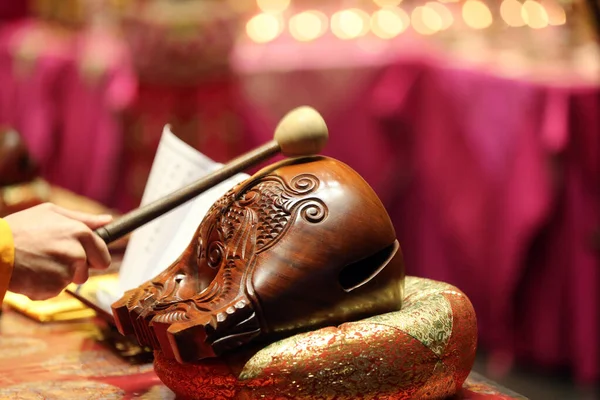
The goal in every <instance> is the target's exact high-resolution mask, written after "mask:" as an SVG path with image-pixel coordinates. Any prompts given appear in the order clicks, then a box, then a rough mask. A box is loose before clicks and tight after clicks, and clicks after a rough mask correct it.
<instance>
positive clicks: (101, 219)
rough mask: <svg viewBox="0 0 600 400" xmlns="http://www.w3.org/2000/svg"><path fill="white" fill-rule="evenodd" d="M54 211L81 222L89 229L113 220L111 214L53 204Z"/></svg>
mask: <svg viewBox="0 0 600 400" xmlns="http://www.w3.org/2000/svg"><path fill="white" fill-rule="evenodd" d="M54 211H55V212H56V213H57V214H60V215H63V216H65V217H67V218H71V219H74V220H76V221H79V222H83V223H84V224H86V225H87V226H88V228H90V229H97V228H100V227H101V226H104V225H106V224H108V223H109V222H110V221H112V220H113V216H112V215H110V214H99V215H95V214H88V213H84V212H81V211H74V210H68V209H66V208H63V207H60V206H56V205H55V206H54Z"/></svg>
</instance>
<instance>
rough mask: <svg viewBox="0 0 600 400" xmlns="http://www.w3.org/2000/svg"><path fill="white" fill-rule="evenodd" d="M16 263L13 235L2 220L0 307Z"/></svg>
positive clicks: (0, 233) (0, 224)
mask: <svg viewBox="0 0 600 400" xmlns="http://www.w3.org/2000/svg"><path fill="white" fill-rule="evenodd" d="M14 261H15V245H14V242H13V234H12V231H11V230H10V227H9V226H8V223H6V221H5V220H3V219H1V218H0V307H1V306H2V301H3V300H4V295H5V294H6V291H7V290H8V284H9V283H10V277H11V276H12V270H13V265H14Z"/></svg>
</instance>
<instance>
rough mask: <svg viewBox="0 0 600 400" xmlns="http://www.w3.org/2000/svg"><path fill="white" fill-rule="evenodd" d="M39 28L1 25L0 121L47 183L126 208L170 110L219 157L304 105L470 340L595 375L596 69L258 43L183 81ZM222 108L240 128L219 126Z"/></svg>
mask: <svg viewBox="0 0 600 400" xmlns="http://www.w3.org/2000/svg"><path fill="white" fill-rule="evenodd" d="M39 29H40V28H39V26H37V25H36V24H35V23H31V22H24V23H22V24H18V25H10V26H5V27H4V28H2V32H0V79H1V82H2V90H1V91H0V123H7V124H11V125H13V126H14V127H15V128H17V129H18V130H19V131H20V132H21V133H22V134H23V136H24V137H25V139H26V141H27V143H28V145H29V146H30V149H31V151H32V153H33V155H34V156H35V157H36V158H37V159H38V160H39V161H40V163H41V164H42V170H43V174H44V176H45V177H46V178H47V179H49V180H51V181H52V182H53V183H55V184H58V185H62V186H64V187H66V188H68V189H70V190H73V191H75V192H77V193H80V194H83V195H86V196H88V197H91V198H94V199H96V200H100V201H103V202H105V203H107V204H108V205H119V204H120V205H121V206H122V209H123V210H124V209H128V208H131V207H133V206H134V205H135V199H132V198H126V199H123V198H122V197H120V195H121V194H123V193H125V192H124V190H125V189H127V188H129V187H131V186H132V185H134V184H135V185H138V184H139V182H142V181H143V180H144V179H145V176H146V175H145V174H147V172H148V169H149V167H150V163H151V155H152V154H153V151H154V150H155V146H156V144H157V139H158V137H159V136H160V132H161V129H162V125H163V124H164V123H166V122H167V121H168V120H169V119H170V118H171V117H173V116H176V117H177V118H179V119H180V120H181V119H182V118H184V119H185V118H188V119H189V121H195V122H194V123H193V124H192V123H190V124H188V125H189V126H188V127H187V128H186V132H191V134H190V135H191V136H189V137H187V140H188V141H190V142H191V143H192V144H195V145H197V147H198V148H199V149H201V150H202V151H204V152H206V153H207V155H209V156H211V157H213V158H215V159H218V160H219V161H225V159H224V156H225V155H227V157H229V156H231V155H233V154H235V153H239V152H241V151H243V150H244V149H248V148H250V147H252V146H253V145H256V144H259V143H263V142H265V141H266V140H269V139H270V138H271V137H272V133H271V132H272V128H273V127H274V124H275V121H276V120H277V119H278V118H279V117H281V116H282V115H283V113H284V112H285V111H287V110H289V109H290V108H292V107H295V106H298V105H301V104H310V105H313V106H315V107H316V108H318V109H319V110H320V111H322V113H323V114H324V116H325V118H326V120H327V121H328V125H329V127H330V132H331V141H330V144H329V145H328V147H327V149H326V151H325V154H327V155H330V156H333V157H336V158H338V159H340V160H342V161H344V162H346V163H348V164H349V165H350V166H352V167H353V168H355V169H356V170H357V171H358V172H359V173H361V174H362V175H363V176H364V178H365V179H366V180H367V181H368V182H369V183H370V184H371V185H372V186H373V187H374V188H375V190H376V191H377V193H378V194H379V195H380V197H381V198H382V200H383V202H384V203H385V205H386V207H387V208H388V210H389V212H390V215H391V217H392V219H393V221H394V225H395V227H396V229H397V233H398V237H399V239H400V241H401V244H402V247H403V250H404V253H405V257H406V265H407V269H408V272H409V273H410V274H413V275H419V276H424V277H428V278H433V279H439V280H444V281H447V282H449V283H451V284H454V285H456V286H458V287H459V288H461V289H462V290H463V291H465V293H466V294H467V295H468V296H469V297H470V298H471V300H472V301H473V304H474V306H475V308H476V311H477V314H478V319H479V325H480V343H481V347H482V348H484V349H487V350H489V351H491V352H492V353H493V354H495V355H503V356H504V358H506V359H508V360H511V359H513V358H515V357H517V358H520V359H524V360H529V361H534V362H536V363H538V364H541V365H544V366H548V367H557V366H562V365H567V366H570V367H572V369H573V370H574V372H575V374H576V377H577V379H579V380H580V381H581V382H589V381H591V380H594V379H596V380H597V379H598V378H599V369H600V349H599V345H598V341H597V338H598V337H599V334H600V310H599V305H600V298H599V296H600V295H599V293H600V279H599V277H598V274H599V271H600V269H599V267H600V265H599V260H598V250H597V249H596V250H594V249H593V248H592V243H591V238H592V234H593V233H594V232H597V231H598V221H599V220H600V215H599V207H598V205H599V204H600V193H599V190H600V186H599V185H598V182H600V171H599V169H598V163H599V160H598V158H599V154H598V153H599V149H600V143H599V140H600V139H599V135H598V132H600V121H599V115H600V113H599V112H598V111H599V109H600V104H599V103H598V99H599V97H600V91H599V89H598V87H596V86H585V85H581V84H571V85H564V86H562V87H559V86H553V85H550V84H543V83H531V82H528V81H526V80H516V79H509V78H504V77H499V76H495V75H493V74H491V73H489V72H484V71H475V70H466V69H460V68H457V67H451V66H448V65H449V64H448V63H445V62H443V60H440V59H435V58H432V57H422V56H415V57H412V56H408V55H405V56H403V57H402V58H396V59H390V58H389V56H388V57H387V58H381V59H379V60H375V59H373V61H372V62H371V61H370V60H371V58H369V57H370V56H369V55H368V54H366V53H365V54H362V55H361V56H360V57H358V60H359V61H360V62H359V63H358V64H359V65H357V66H355V67H353V68H348V67H347V65H346V66H344V65H335V63H330V64H329V65H327V66H326V67H311V66H310V60H309V59H302V60H300V59H298V58H297V57H296V59H295V58H294V57H293V54H288V55H286V57H283V58H284V59H285V60H286V62H289V63H292V62H297V63H299V65H301V67H298V68H283V66H279V68H275V67H274V66H273V64H272V62H271V61H272V60H273V58H269V57H268V55H265V54H262V53H260V54H258V55H257V57H255V58H254V59H253V60H249V59H243V58H238V59H236V62H235V63H234V72H235V73H234V75H232V78H231V81H229V82H222V83H219V84H218V85H212V86H211V87H210V89H207V90H205V88H203V87H202V86H199V87H197V88H196V89H194V90H193V91H192V92H193V93H190V92H189V90H184V91H182V90H181V89H172V90H171V89H169V88H160V87H152V86H148V85H145V84H143V83H141V84H140V83H139V82H137V80H136V78H135V75H134V72H133V71H132V67H131V63H130V62H129V60H128V56H127V54H126V52H124V51H123V49H122V48H121V47H119V46H118V44H116V43H114V42H113V41H111V38H109V37H101V36H81V37H70V36H61V35H55V36H48V37H46V39H45V40H43V41H40V40H39V38H38V39H36V37H35V36H33V39H32V36H31V35H35V32H36V30H39ZM27 38H29V39H27ZM90 49H92V50H93V49H103V52H101V53H100V54H102V55H107V56H106V57H100V58H99V59H98V58H94V53H95V51H90ZM276 53H277V52H276ZM408 53H409V51H408V50H407V51H405V52H404V54H408ZM275 55H279V58H282V57H281V53H277V54H275ZM336 56H337V57H338V60H352V58H351V57H350V56H349V55H344V54H341V55H340V54H337V55H336ZM322 58H323V57H321V59H322ZM316 59H319V57H316ZM294 60H296V61H294ZM344 63H346V61H344ZM342 64H343V63H342ZM288 67H289V66H288ZM138 86H139V88H138ZM140 93H143V94H144V96H140V95H139V94H140ZM217 105H218V106H217ZM165 107H166V108H165ZM157 110H158V111H157ZM161 110H162V112H159V111H161ZM122 113H125V114H126V115H127V121H128V122H127V123H125V124H123V120H122V119H121V114H122ZM230 124H234V125H235V124H237V125H236V127H234V128H231V126H230ZM184 125H186V123H185V122H182V126H184ZM223 126H228V128H227V129H233V130H232V131H235V132H237V134H235V135H234V136H231V135H229V134H228V135H225V137H221V138H218V137H217V138H216V139H215V136H214V134H215V133H218V132H220V130H221V127H223ZM195 135H197V136H198V137H197V138H195V137H193V136H195ZM209 136H210V137H209ZM132 137H134V138H135V140H133V139H132ZM232 137H233V138H235V141H232ZM215 140H216V141H215ZM219 141H221V142H222V143H218V142H219ZM234 142H235V143H234ZM131 143H133V147H131V148H129V147H127V146H131ZM136 143H138V144H136ZM140 143H141V144H140ZM136 146H138V147H136ZM140 146H141V147H140ZM232 146H233V147H232ZM136 152H138V153H141V152H144V154H145V155H144V156H143V157H141V156H140V157H139V159H137V158H135V153H136ZM67 154H68V155H69V156H68V157H67V156H66V155H67ZM132 160H133V161H132ZM138 170H139V171H138ZM132 171H133V172H135V173H132ZM138 172H139V173H138ZM124 178H127V179H126V180H123V179H124ZM135 181H139V182H138V183H135Z"/></svg>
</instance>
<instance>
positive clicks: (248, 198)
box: [238, 188, 260, 206]
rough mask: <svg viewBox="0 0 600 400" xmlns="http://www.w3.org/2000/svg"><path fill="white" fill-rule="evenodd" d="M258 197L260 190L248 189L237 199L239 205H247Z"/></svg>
mask: <svg viewBox="0 0 600 400" xmlns="http://www.w3.org/2000/svg"><path fill="white" fill-rule="evenodd" d="M259 198H260V192H259V191H258V190H257V189H256V188H253V189H250V190H248V191H247V192H245V193H244V194H243V196H242V197H241V198H240V199H239V200H238V202H239V204H240V206H248V205H250V204H252V203H254V202H255V201H257V200H258V199H259Z"/></svg>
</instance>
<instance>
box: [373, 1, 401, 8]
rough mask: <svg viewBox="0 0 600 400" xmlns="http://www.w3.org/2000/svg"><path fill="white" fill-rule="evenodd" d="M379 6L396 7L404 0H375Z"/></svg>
mask: <svg viewBox="0 0 600 400" xmlns="http://www.w3.org/2000/svg"><path fill="white" fill-rule="evenodd" d="M373 2H374V3H375V4H377V5H378V6H379V7H396V6H397V5H399V4H400V3H402V0H373Z"/></svg>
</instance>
